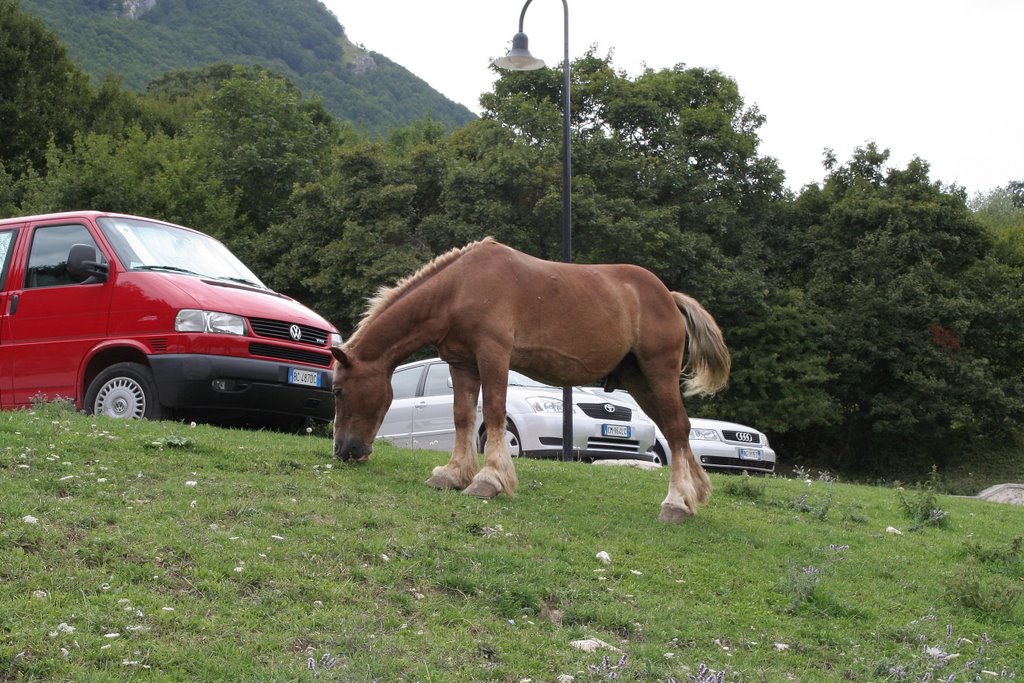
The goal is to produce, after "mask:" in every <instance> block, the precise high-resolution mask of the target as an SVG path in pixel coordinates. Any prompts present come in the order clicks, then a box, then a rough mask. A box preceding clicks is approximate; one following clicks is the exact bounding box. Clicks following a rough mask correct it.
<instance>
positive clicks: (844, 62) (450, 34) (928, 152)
mask: <svg viewBox="0 0 1024 683" xmlns="http://www.w3.org/2000/svg"><path fill="white" fill-rule="evenodd" d="M322 2H324V4H325V5H326V6H327V7H328V8H329V9H331V11H333V12H334V14H335V15H336V16H337V17H338V20H339V21H340V23H341V24H342V25H343V26H344V27H345V32H346V34H347V35H348V37H349V39H350V40H352V42H354V43H356V44H360V45H363V46H364V47H366V48H367V49H369V50H373V51H374V52H378V53H380V54H383V55H385V56H386V57H388V58H389V59H391V60H392V61H394V62H397V63H399V64H401V65H402V66H404V67H405V68H407V69H409V70H410V71H412V72H413V73H414V74H416V75H417V76H419V77H420V78H422V79H423V80H425V81H426V82H427V83H429V84H430V85H431V87H433V88H434V89H436V90H438V91H440V92H441V93H443V94H444V95H446V96H447V97H449V98H450V99H452V100H454V101H456V102H459V103H461V104H464V105H466V106H467V107H469V108H470V109H471V110H473V111H476V112H478V113H479V110H480V107H479V103H478V99H479V96H480V94H481V93H484V92H489V91H490V90H491V89H492V86H493V82H494V77H493V74H492V72H491V71H490V70H489V68H488V65H489V63H490V60H491V59H493V58H495V57H499V56H502V55H504V54H505V52H506V51H507V50H508V48H509V46H510V44H511V40H512V35H513V34H514V33H515V32H516V30H517V28H518V22H519V13H520V10H521V9H522V7H523V0H322ZM568 5H569V55H570V59H571V60H572V59H576V58H577V57H579V56H581V55H582V54H583V53H584V52H586V50H587V49H588V48H589V47H590V46H591V45H595V46H596V47H597V54H598V55H601V56H604V55H605V54H607V53H608V52H609V51H610V52H611V53H612V57H613V59H612V66H613V67H614V68H616V69H617V70H624V71H625V72H626V73H627V75H629V76H631V77H634V76H636V75H637V74H639V73H640V72H641V71H642V69H643V68H644V66H647V67H650V68H653V69H656V70H657V69H663V68H671V67H672V66H674V65H675V64H678V63H684V64H686V65H687V66H695V67H707V68H717V69H719V70H720V71H722V72H723V73H724V74H726V75H727V76H729V77H731V78H733V79H735V80H736V81H737V83H738V84H739V88H740V94H741V96H742V97H743V98H744V101H745V102H746V104H747V105H751V104H756V105H757V106H758V107H759V108H760V110H761V113H762V114H764V115H765V116H766V117H767V121H766V123H765V124H764V126H762V127H761V130H760V135H761V140H762V144H761V148H760V152H761V153H762V154H765V155H769V156H773V157H775V158H776V159H778V160H779V163H780V165H781V166H782V168H783V170H784V171H785V173H786V179H787V184H788V185H789V186H790V187H791V188H793V189H794V190H798V189H799V188H800V187H801V186H802V185H804V184H805V183H809V182H814V181H819V180H821V179H822V178H823V177H824V170H823V169H822V166H821V161H822V153H823V150H824V149H825V148H826V147H828V148H832V149H833V150H835V153H836V155H837V157H838V159H839V160H840V162H845V161H847V160H849V158H850V156H851V154H852V153H853V151H854V149H855V148H856V147H858V146H863V145H864V144H865V143H867V142H868V141H874V142H876V143H877V144H878V145H879V147H881V148H883V149H884V148H888V149H889V150H891V152H892V156H891V157H890V165H891V166H897V167H901V168H902V167H904V166H905V165H906V163H907V162H908V161H909V160H910V159H911V158H912V157H914V156H919V157H921V158H922V159H924V160H925V161H927V162H929V163H930V164H931V178H932V180H933V181H936V180H937V181H941V182H943V183H946V184H950V183H957V184H958V185H961V186H964V187H966V188H967V190H968V194H969V196H973V195H974V194H975V193H976V192H980V191H987V190H991V189H993V188H995V187H998V186H1001V185H1005V184H1006V183H1007V182H1009V181H1011V180H1024V69H1022V66H1024V39H1022V38H1021V35H1022V30H1024V0H857V1H856V2H852V1H850V0H843V1H839V0H776V1H775V2H770V1H769V0H702V1H701V2H691V1H689V0H629V1H626V2H622V1H620V2H613V1H612V0H568ZM562 9H563V6H562V3H561V2H559V1H558V0H533V3H532V4H531V5H530V7H529V9H528V10H527V12H526V19H525V26H524V29H525V33H526V34H527V35H528V36H529V38H530V51H531V52H532V53H533V55H534V56H536V57H540V58H541V59H543V60H544V61H545V62H546V63H547V65H548V66H552V67H557V66H558V65H559V64H560V63H561V60H562V55H563V50H564V43H563V19H562Z"/></svg>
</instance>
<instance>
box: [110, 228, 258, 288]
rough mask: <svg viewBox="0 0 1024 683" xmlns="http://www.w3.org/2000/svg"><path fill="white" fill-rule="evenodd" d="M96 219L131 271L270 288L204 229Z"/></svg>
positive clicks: (118, 255) (122, 262) (124, 264)
mask: <svg viewBox="0 0 1024 683" xmlns="http://www.w3.org/2000/svg"><path fill="white" fill-rule="evenodd" d="M97 222H98V223H99V225H100V229H101V230H102V231H103V236H104V237H106V238H107V242H109V243H110V246H111V247H113V249H114V251H115V252H116V253H117V258H118V259H119V260H120V261H121V264H122V265H123V266H124V267H125V268H127V269H128V270H159V271H165V272H174V273H186V274H190V275H199V276H202V277H208V278H214V279H218V280H227V281H230V282H238V283H242V284H248V285H252V286H253V287H260V288H263V289H267V286H266V285H265V284H263V283H262V282H261V281H260V279H259V278H258V277H256V275H254V274H253V272H252V271H251V270H249V269H248V268H247V267H246V266H245V264H244V263H242V262H241V261H239V260H238V258H236V257H235V255H234V254H232V253H231V252H230V251H228V249H227V247H225V246H224V245H223V244H221V243H220V242H218V241H217V240H215V239H213V238H212V237H209V236H207V235H204V234H203V233H201V232H196V231H195V230H189V229H187V228H181V227H178V226H175V225H168V224H167V223H157V222H154V221H144V220H139V219H135V218H115V217H111V216H105V217H102V218H99V219H98V221H97Z"/></svg>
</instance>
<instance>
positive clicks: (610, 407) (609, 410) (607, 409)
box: [604, 403, 615, 413]
mask: <svg viewBox="0 0 1024 683" xmlns="http://www.w3.org/2000/svg"><path fill="white" fill-rule="evenodd" d="M604 412H606V413H614V412H615V406H613V405H612V404H611V403H605V404H604Z"/></svg>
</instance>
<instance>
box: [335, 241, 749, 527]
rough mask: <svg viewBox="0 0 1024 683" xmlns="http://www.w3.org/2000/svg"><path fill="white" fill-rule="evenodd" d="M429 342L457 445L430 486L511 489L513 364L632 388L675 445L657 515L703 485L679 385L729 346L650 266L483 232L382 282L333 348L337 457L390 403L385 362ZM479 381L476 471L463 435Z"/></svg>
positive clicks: (355, 452)
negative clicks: (535, 249) (545, 257)
mask: <svg viewBox="0 0 1024 683" xmlns="http://www.w3.org/2000/svg"><path fill="white" fill-rule="evenodd" d="M428 344H435V345H436V346H437V348H438V351H439V353H440V355H441V357H442V358H443V359H444V360H446V361H448V364H449V366H450V369H451V377H452V384H453V387H454V392H455V396H454V402H455V405H454V417H455V448H454V450H453V452H452V457H451V459H450V460H449V461H448V464H446V465H444V466H443V467H436V468H434V471H433V473H432V475H431V477H430V479H428V480H427V482H426V483H427V484H429V485H430V486H433V487H436V488H440V489H462V490H463V492H464V493H466V494H468V495H472V496H477V497H480V498H492V497H494V496H496V495H497V494H498V493H500V492H502V491H504V492H506V493H508V494H512V493H514V492H515V490H516V485H517V480H516V473H515V469H514V468H513V466H512V459H511V457H510V456H509V453H508V449H507V447H506V445H505V439H504V433H505V391H506V388H507V386H508V372H509V369H510V368H511V369H514V370H518V371H520V372H522V373H524V374H526V375H529V376H530V377H533V378H534V379H537V380H539V381H541V382H546V383H548V384H553V385H556V386H573V385H578V384H589V383H592V382H596V381H598V380H603V381H604V385H605V389H607V390H608V391H611V390H612V389H615V388H618V387H622V388H625V389H627V390H628V391H629V392H630V393H631V394H632V395H633V396H634V398H635V399H636V401H637V402H638V403H639V404H640V406H641V407H642V408H643V410H644V412H646V413H647V414H648V415H649V416H650V417H651V418H652V419H653V420H654V421H655V422H656V423H657V424H658V426H660V427H661V429H662V431H663V432H664V434H665V437H666V438H667V440H668V443H669V446H670V447H671V449H672V470H671V477H670V480H669V487H668V496H667V497H666V498H665V500H664V502H662V504H661V513H660V515H659V519H661V520H663V521H666V522H675V521H679V520H681V519H683V518H685V517H688V516H689V515H692V514H694V513H695V512H696V511H697V505H698V503H703V502H704V501H706V500H707V498H708V496H709V495H710V494H711V482H710V481H709V480H708V477H707V475H706V474H705V473H704V469H703V468H702V467H701V466H700V464H699V463H698V462H697V461H696V459H695V458H694V456H693V451H692V450H690V442H689V433H690V420H689V417H687V415H686V410H685V409H684V407H683V402H682V398H681V397H680V387H679V383H680V375H681V374H683V376H684V377H685V387H686V394H687V395H691V394H696V393H701V394H710V393H714V392H715V391H717V390H719V389H721V388H722V387H723V386H725V384H726V382H727V380H728V377H729V365H730V360H729V352H728V350H727V349H726V347H725V342H724V340H723V339H722V333H721V330H719V328H718V325H717V324H716V323H715V321H714V319H713V318H712V317H711V315H710V314H709V313H708V312H707V311H706V310H704V308H703V307H701V305H700V304H698V303H697V302H696V301H695V300H694V299H692V298H690V297H689V296H686V295H685V294H679V293H678V292H670V291H669V290H668V289H667V288H666V287H665V286H664V285H663V284H662V283H661V281H660V280H658V279H657V277H655V276H654V275H653V274H652V273H651V272H650V271H647V270H645V269H643V268H640V267H638V266H632V265H582V264H565V263H555V262H550V261H542V260H540V259H537V258H534V257H532V256H529V255H527V254H523V253H521V252H519V251H516V250H515V249H512V248H510V247H507V246H505V245H503V244H499V243H498V242H496V241H495V240H493V239H491V238H487V239H484V240H481V241H479V242H473V243H471V244H469V245H467V246H466V247H463V248H461V249H454V250H452V251H450V252H448V253H447V254H443V255H441V256H439V257H438V258H436V259H434V260H433V261H432V262H430V263H428V264H427V265H426V266H424V267H423V268H421V269H420V270H419V271H417V272H416V273H415V274H414V275H412V276H410V277H408V278H406V279H405V280H402V281H401V282H399V283H398V284H397V285H396V286H395V287H392V288H390V289H382V290H381V292H380V293H379V294H378V296H377V297H376V298H375V299H374V300H373V301H372V302H371V304H370V309H369V312H368V313H367V314H366V316H365V317H364V318H363V320H362V322H361V323H360V324H359V326H358V327H357V329H356V331H355V332H354V333H353V334H352V336H351V338H350V339H349V340H348V343H346V344H345V346H344V347H343V348H342V349H337V350H335V352H334V356H335V359H336V360H337V362H336V363H335V367H334V396H335V421H334V454H335V456H336V457H338V458H339V459H341V460H357V461H363V460H366V459H367V458H368V457H369V455H370V451H371V450H372V444H373V440H374V437H375V436H376V434H377V430H378V429H379V427H380V425H381V422H382V420H383V419H384V414H385V413H386V412H387V410H388V406H390V404H391V382H390V379H391V375H392V373H393V372H394V370H395V367H396V366H397V365H398V364H399V363H400V362H402V361H403V360H404V359H405V358H406V357H407V356H408V355H409V354H411V353H412V352H413V351H416V350H417V349H419V348H421V347H423V346H426V345H428ZM684 347H685V348H686V351H687V354H688V356H689V357H688V359H687V365H686V367H685V368H684V367H683V350H684ZM481 387H483V418H484V427H485V429H486V446H485V452H484V456H485V457H484V466H483V468H482V469H481V468H480V466H479V463H478V461H477V451H476V447H475V443H474V438H473V437H474V433H473V425H474V422H475V418H476V405H477V397H478V395H479V393H480V389H481Z"/></svg>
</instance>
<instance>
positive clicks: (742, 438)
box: [736, 432, 754, 443]
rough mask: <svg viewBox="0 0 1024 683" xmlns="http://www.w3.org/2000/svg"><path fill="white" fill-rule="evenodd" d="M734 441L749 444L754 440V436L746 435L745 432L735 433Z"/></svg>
mask: <svg viewBox="0 0 1024 683" xmlns="http://www.w3.org/2000/svg"><path fill="white" fill-rule="evenodd" d="M736 440H737V441H746V442H747V443H750V442H752V441H753V440H754V435H753V434H748V433H747V432H736Z"/></svg>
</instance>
